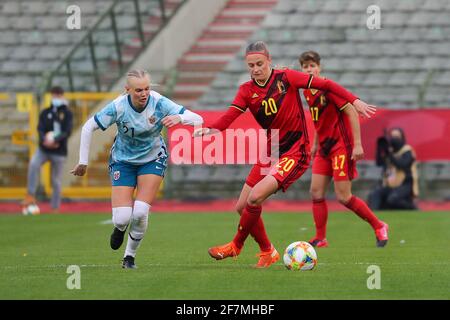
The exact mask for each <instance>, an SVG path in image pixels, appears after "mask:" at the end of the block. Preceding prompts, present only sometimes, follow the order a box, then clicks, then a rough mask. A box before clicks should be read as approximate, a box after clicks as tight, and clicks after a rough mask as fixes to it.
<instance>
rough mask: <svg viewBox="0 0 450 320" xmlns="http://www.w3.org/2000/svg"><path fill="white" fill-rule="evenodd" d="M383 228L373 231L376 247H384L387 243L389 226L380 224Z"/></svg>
mask: <svg viewBox="0 0 450 320" xmlns="http://www.w3.org/2000/svg"><path fill="white" fill-rule="evenodd" d="M381 223H382V224H383V226H382V227H381V228H379V229H377V230H375V236H376V238H377V247H380V248H382V247H384V246H385V245H386V244H387V242H388V230H389V225H388V224H387V223H385V222H383V221H382V222H381Z"/></svg>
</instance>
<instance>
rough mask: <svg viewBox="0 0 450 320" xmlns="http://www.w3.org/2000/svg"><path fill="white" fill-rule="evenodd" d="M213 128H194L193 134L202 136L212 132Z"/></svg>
mask: <svg viewBox="0 0 450 320" xmlns="http://www.w3.org/2000/svg"><path fill="white" fill-rule="evenodd" d="M210 131H211V129H209V128H198V129H195V130H194V133H193V134H192V136H193V137H194V138H195V137H202V136H206V135H208V134H209V133H210Z"/></svg>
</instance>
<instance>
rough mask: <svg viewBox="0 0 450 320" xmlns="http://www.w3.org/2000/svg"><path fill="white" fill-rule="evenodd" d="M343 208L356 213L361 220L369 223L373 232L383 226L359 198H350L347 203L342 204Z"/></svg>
mask: <svg viewBox="0 0 450 320" xmlns="http://www.w3.org/2000/svg"><path fill="white" fill-rule="evenodd" d="M344 206H346V207H347V208H349V209H350V210H352V211H353V212H354V213H356V214H357V215H358V216H359V217H360V218H361V219H363V220H366V221H367V222H369V223H370V225H371V226H372V228H373V229H374V230H376V229H379V228H381V227H382V226H383V224H382V223H381V221H380V220H379V219H378V218H377V216H376V215H375V214H374V213H373V212H372V210H370V209H369V207H368V206H367V204H366V203H365V202H364V201H362V200H361V199H360V198H358V197H355V196H352V197H351V198H350V200H349V201H348V202H347V203H344Z"/></svg>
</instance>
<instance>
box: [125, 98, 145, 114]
mask: <svg viewBox="0 0 450 320" xmlns="http://www.w3.org/2000/svg"><path fill="white" fill-rule="evenodd" d="M127 99H128V104H129V105H130V107H131V108H132V109H133V110H134V111H136V112H137V113H141V112H142V111H144V110H145V108H147V106H148V104H149V103H150V95H149V96H148V99H147V103H146V104H145V106H144V108H142V109H141V110H139V109H138V108H136V107H135V106H133V103H132V102H131V96H130V95H129V94H128V96H127Z"/></svg>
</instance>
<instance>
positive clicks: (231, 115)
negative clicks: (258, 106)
mask: <svg viewBox="0 0 450 320" xmlns="http://www.w3.org/2000/svg"><path fill="white" fill-rule="evenodd" d="M244 112H245V110H242V109H240V108H238V107H236V106H234V105H232V106H230V108H229V109H228V110H227V112H226V113H225V114H224V115H223V116H221V117H220V118H219V119H217V120H216V121H215V122H214V123H213V124H211V125H209V126H207V127H204V128H198V129H196V130H194V133H193V137H201V136H205V135H209V134H214V133H217V132H220V131H223V130H225V129H226V128H228V127H229V126H230V125H231V124H232V123H233V121H234V120H236V119H237V117H239V116H240V115H241V114H242V113H244Z"/></svg>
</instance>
